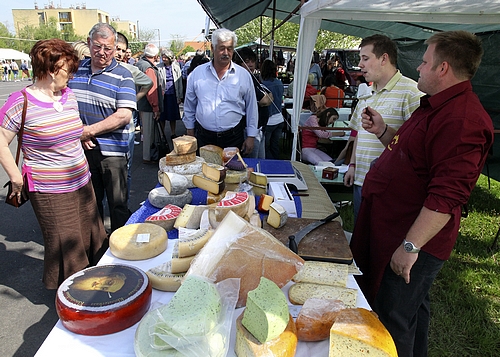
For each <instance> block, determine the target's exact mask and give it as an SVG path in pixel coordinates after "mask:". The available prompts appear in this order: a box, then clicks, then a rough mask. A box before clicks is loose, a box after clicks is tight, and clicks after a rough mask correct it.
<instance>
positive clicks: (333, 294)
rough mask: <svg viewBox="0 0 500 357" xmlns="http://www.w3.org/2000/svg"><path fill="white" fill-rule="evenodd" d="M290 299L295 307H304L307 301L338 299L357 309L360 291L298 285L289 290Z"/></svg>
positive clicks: (329, 286)
mask: <svg viewBox="0 0 500 357" xmlns="http://www.w3.org/2000/svg"><path fill="white" fill-rule="evenodd" d="M288 298H289V299H290V302H291V303H292V304H294V305H304V303H305V302H306V300H307V299H310V298H319V299H337V300H340V301H342V302H343V303H344V304H345V305H346V306H347V307H356V304H357V298H358V291H357V290H356V289H351V288H344V287H341V286H331V285H320V284H310V283H297V284H294V285H292V286H291V287H290V289H289V290H288Z"/></svg>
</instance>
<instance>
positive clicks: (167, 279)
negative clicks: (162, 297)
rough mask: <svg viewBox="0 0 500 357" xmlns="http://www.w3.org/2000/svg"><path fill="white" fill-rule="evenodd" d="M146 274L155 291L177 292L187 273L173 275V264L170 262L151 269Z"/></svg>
mask: <svg viewBox="0 0 500 357" xmlns="http://www.w3.org/2000/svg"><path fill="white" fill-rule="evenodd" d="M146 274H147V275H148V278H149V281H151V285H152V286H153V289H156V290H162V291H177V289H179V287H180V286H181V283H182V279H183V278H184V275H185V273H178V274H174V273H172V263H171V262H170V261H168V262H165V263H163V264H160V265H158V266H156V267H154V268H151V269H149V270H148V271H147V272H146Z"/></svg>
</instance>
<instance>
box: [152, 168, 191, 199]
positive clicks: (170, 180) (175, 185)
mask: <svg viewBox="0 0 500 357" xmlns="http://www.w3.org/2000/svg"><path fill="white" fill-rule="evenodd" d="M158 182H160V184H162V185H163V187H165V190H167V192H168V194H170V195H179V194H181V193H183V192H184V191H186V190H187V188H188V179H187V178H186V177H184V176H182V175H179V174H176V173H173V172H163V171H158Z"/></svg>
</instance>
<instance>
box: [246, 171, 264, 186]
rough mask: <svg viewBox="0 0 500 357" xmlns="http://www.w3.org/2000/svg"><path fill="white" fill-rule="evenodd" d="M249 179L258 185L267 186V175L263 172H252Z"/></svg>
mask: <svg viewBox="0 0 500 357" xmlns="http://www.w3.org/2000/svg"><path fill="white" fill-rule="evenodd" d="M248 181H250V183H253V184H255V185H258V186H267V176H266V175H265V174H263V173H261V172H255V171H252V172H250V177H249V178H248Z"/></svg>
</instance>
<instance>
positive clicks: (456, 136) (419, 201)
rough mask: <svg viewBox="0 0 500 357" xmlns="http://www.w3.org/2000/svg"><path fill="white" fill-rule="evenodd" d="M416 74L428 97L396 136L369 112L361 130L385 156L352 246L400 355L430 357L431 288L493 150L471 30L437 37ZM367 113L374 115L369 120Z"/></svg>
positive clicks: (366, 188)
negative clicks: (475, 82) (475, 80)
mask: <svg viewBox="0 0 500 357" xmlns="http://www.w3.org/2000/svg"><path fill="white" fill-rule="evenodd" d="M426 44H427V46H428V47H427V50H426V52H425V53H424V55H423V59H422V63H421V64H420V66H419V67H418V68H417V71H418V72H419V74H420V75H419V79H418V89H419V90H421V91H422V92H424V93H427V95H426V96H424V97H422V98H421V101H420V107H419V108H418V109H417V110H415V111H414V112H413V114H412V116H411V117H410V119H409V120H407V121H406V122H405V123H404V124H403V126H401V128H400V129H399V130H398V131H397V132H396V130H395V129H393V128H390V127H388V126H387V125H386V124H385V123H384V121H383V118H382V117H381V115H380V114H379V113H378V112H376V111H375V110H374V109H373V108H368V109H367V110H368V111H369V113H367V112H366V111H365V112H364V113H363V115H362V116H363V124H362V125H363V128H365V129H366V130H367V131H369V132H371V133H373V134H375V135H377V138H379V140H380V141H381V142H382V143H383V144H384V145H385V146H386V149H385V150H384V152H383V153H382V155H381V156H380V157H379V159H378V160H377V161H376V163H375V164H374V165H373V166H372V167H371V168H370V171H368V174H367V176H366V179H365V181H364V184H363V191H362V195H363V201H362V203H361V207H360V211H359V216H358V220H357V222H356V226H355V228H354V232H353V236H352V239H351V250H352V253H353V256H354V259H355V261H356V263H357V265H358V266H359V268H360V269H361V271H362V272H363V275H362V276H358V277H356V278H357V281H358V283H359V286H360V287H361V289H362V291H363V293H364V294H365V296H366V298H367V300H368V302H369V303H370V305H371V306H372V308H373V310H374V311H375V312H376V313H377V314H378V316H379V318H380V320H381V321H382V323H383V324H384V325H385V327H386V328H387V329H388V330H389V332H390V333H391V335H392V337H393V339H394V342H395V343H396V347H397V349H398V354H399V356H427V342H428V328H429V321H430V298H429V289H430V287H431V285H432V283H433V281H434V279H435V277H436V275H437V273H438V272H439V270H440V269H441V267H442V265H443V263H444V261H445V260H447V259H448V258H449V256H450V254H451V251H452V249H453V246H454V244H455V241H456V239H457V235H458V229H459V226H460V217H461V206H462V205H464V204H465V203H467V201H468V199H469V196H470V194H471V191H472V189H473V188H474V186H475V184H476V181H477V179H478V177H479V175H480V173H481V170H482V168H483V166H484V163H485V161H486V157H487V155H488V151H489V149H490V147H491V145H492V143H493V124H492V121H491V118H490V117H489V115H488V114H487V113H486V111H485V110H484V108H483V107H482V105H481V103H480V101H479V99H478V97H477V96H476V95H475V94H474V93H473V92H472V85H471V82H470V81H471V79H472V77H473V76H474V74H475V73H476V70H477V68H478V67H479V63H480V62H481V57H482V55H483V50H482V47H481V42H480V40H479V39H478V38H477V37H476V36H475V35H473V34H471V33H468V32H465V31H449V32H441V33H437V34H434V35H433V36H432V37H430V38H429V39H428V40H427V41H426ZM368 114H370V115H368Z"/></svg>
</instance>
